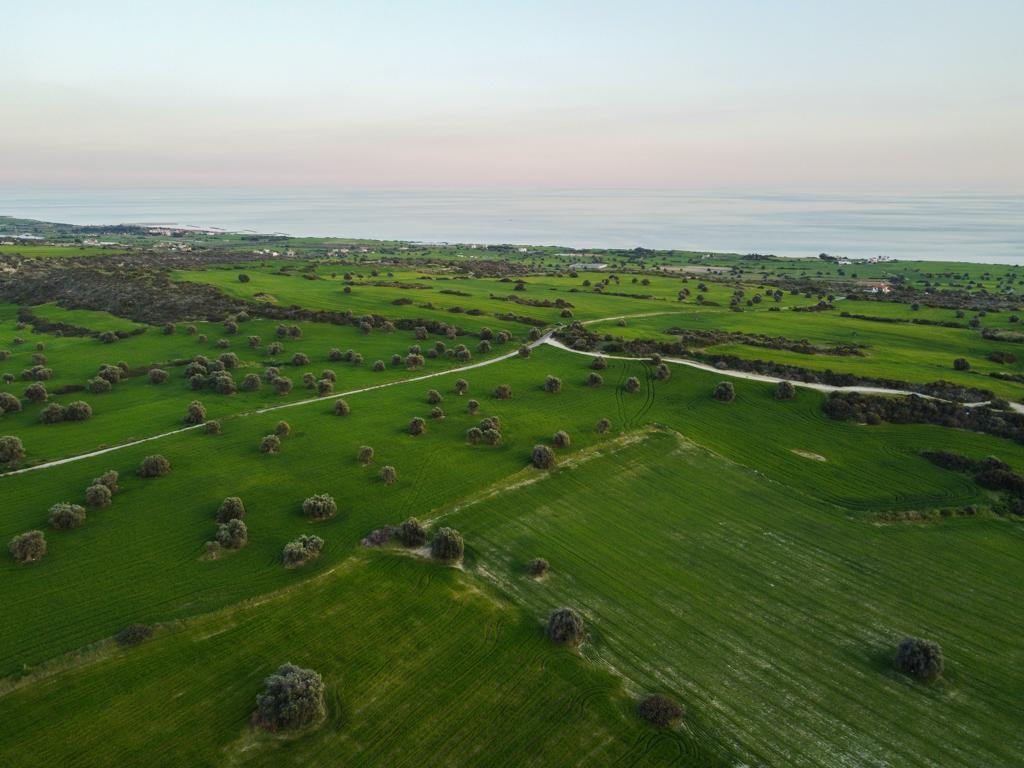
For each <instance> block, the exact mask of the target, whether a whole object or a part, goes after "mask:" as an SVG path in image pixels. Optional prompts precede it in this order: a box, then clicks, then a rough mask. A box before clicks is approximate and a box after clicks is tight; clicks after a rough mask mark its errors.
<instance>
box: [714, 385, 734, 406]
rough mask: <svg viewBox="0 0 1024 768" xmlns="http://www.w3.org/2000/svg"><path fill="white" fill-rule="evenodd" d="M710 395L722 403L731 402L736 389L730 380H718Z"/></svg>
mask: <svg viewBox="0 0 1024 768" xmlns="http://www.w3.org/2000/svg"><path fill="white" fill-rule="evenodd" d="M711 396H712V397H714V398H715V400H718V401H720V402H723V403H731V402H732V401H733V400H735V399H736V389H735V387H733V385H732V382H731V381H720V382H718V384H716V385H715V389H714V391H713V392H712V393H711Z"/></svg>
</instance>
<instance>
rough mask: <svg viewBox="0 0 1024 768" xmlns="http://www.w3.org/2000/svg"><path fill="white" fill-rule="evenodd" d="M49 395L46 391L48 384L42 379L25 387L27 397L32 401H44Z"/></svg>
mask: <svg viewBox="0 0 1024 768" xmlns="http://www.w3.org/2000/svg"><path fill="white" fill-rule="evenodd" d="M49 396H50V394H49V393H48V392H47V391H46V385H45V384H43V383H42V382H40V381H37V382H35V383H34V384H29V385H28V386H27V387H25V399H26V400H28V401H29V402H30V403H43V402H45V401H46V399H47V398H48V397H49Z"/></svg>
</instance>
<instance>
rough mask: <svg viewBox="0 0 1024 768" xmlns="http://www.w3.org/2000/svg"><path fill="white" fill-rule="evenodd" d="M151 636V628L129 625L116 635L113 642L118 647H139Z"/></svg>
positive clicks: (144, 625) (143, 625) (142, 625)
mask: <svg viewBox="0 0 1024 768" xmlns="http://www.w3.org/2000/svg"><path fill="white" fill-rule="evenodd" d="M152 636H153V628H152V627H151V626H149V625H148V624H129V625H128V626H127V627H125V628H124V629H122V630H121V631H120V632H118V633H117V634H116V635H114V641H115V642H116V643H117V644H118V645H122V646H128V645H139V644H141V643H144V642H146V641H147V640H149V638H151V637H152Z"/></svg>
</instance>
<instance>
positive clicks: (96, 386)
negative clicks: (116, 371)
mask: <svg viewBox="0 0 1024 768" xmlns="http://www.w3.org/2000/svg"><path fill="white" fill-rule="evenodd" d="M85 388H86V389H87V390H89V392H91V393H92V394H94V395H102V394H105V393H107V392H109V391H110V390H112V389H113V388H114V386H113V385H112V384H111V383H110V382H109V381H107V380H106V379H102V378H100V377H98V376H97V377H96V378H95V379H89V380H88V381H87V382H86V383H85Z"/></svg>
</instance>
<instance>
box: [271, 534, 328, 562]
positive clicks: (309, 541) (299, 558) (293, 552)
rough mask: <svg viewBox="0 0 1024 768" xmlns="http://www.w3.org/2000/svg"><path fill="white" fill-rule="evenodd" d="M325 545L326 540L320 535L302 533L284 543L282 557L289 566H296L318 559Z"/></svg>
mask: <svg viewBox="0 0 1024 768" xmlns="http://www.w3.org/2000/svg"><path fill="white" fill-rule="evenodd" d="M323 546H324V540H323V539H321V538H320V537H319V536H307V535H302V536H299V537H298V538H297V539H293V540H292V541H289V542H288V543H287V544H285V545H284V550H283V551H282V552H281V558H282V559H283V560H284V564H285V565H286V566H287V567H289V568H296V567H298V566H300V565H305V564H306V563H308V562H310V561H312V560H316V559H317V558H318V557H319V556H320V550H322V549H323Z"/></svg>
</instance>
